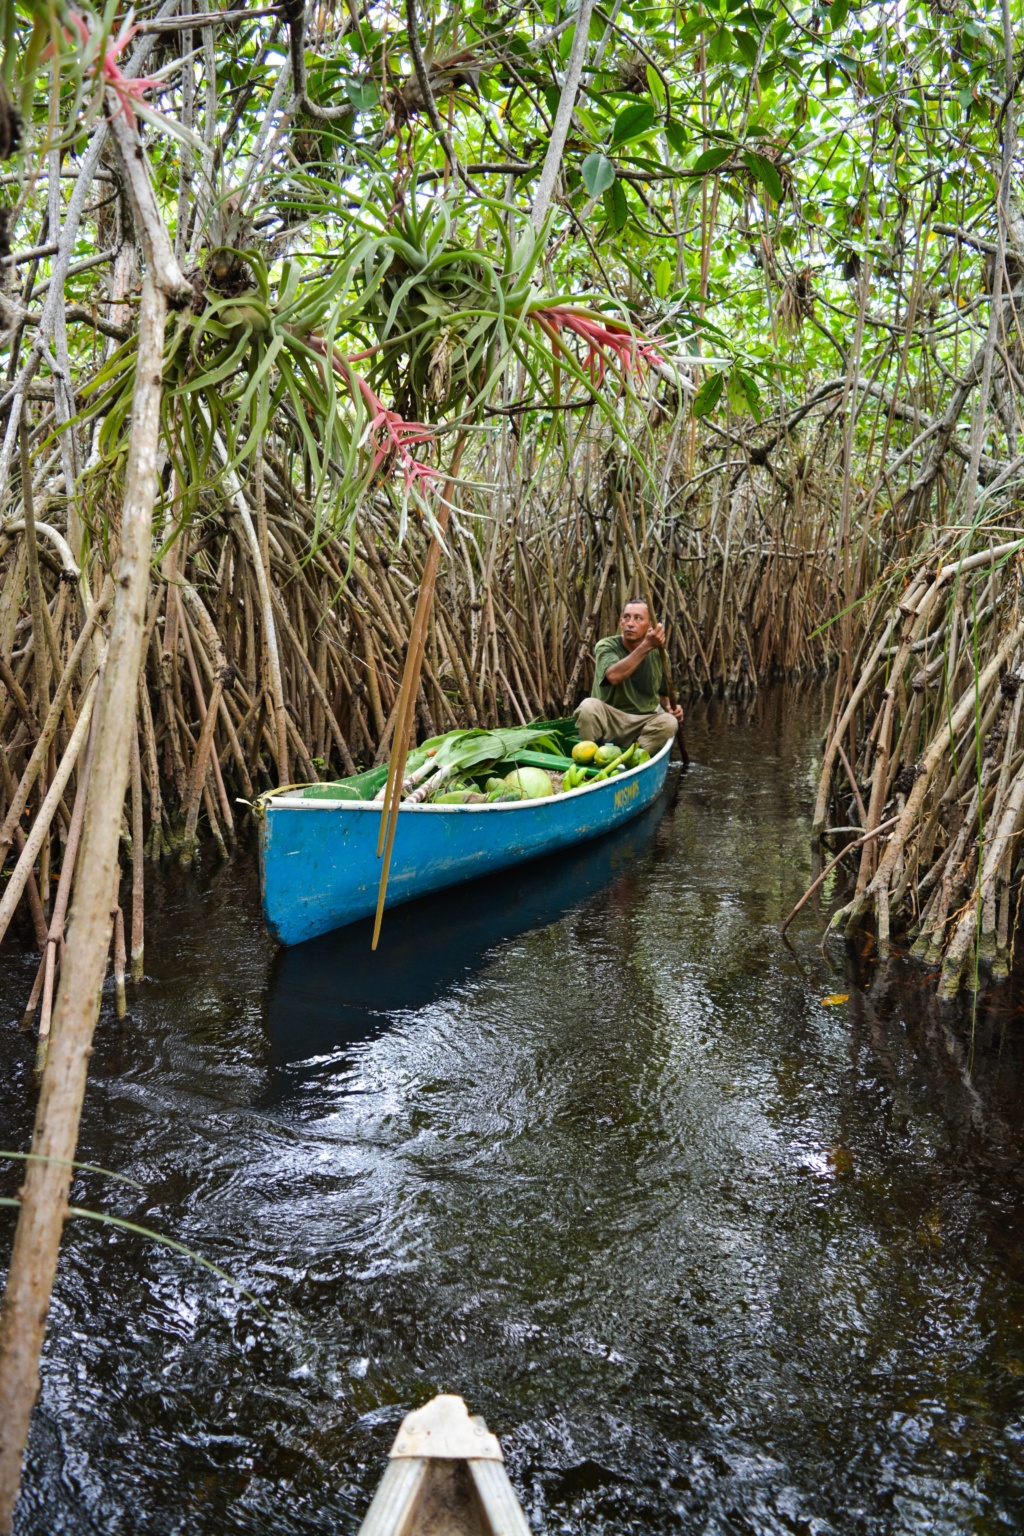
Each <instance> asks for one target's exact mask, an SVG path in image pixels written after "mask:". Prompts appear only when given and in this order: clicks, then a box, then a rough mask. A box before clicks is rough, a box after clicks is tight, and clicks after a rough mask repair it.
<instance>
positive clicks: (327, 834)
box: [260, 743, 671, 944]
mask: <svg viewBox="0 0 1024 1536" xmlns="http://www.w3.org/2000/svg"><path fill="white" fill-rule="evenodd" d="M670 751H671V743H667V744H666V745H665V746H664V747H662V749H661V751H660V752H659V753H658V754H657V755H656V756H655V757H652V758H651V759H650V760H649V761H648V762H646V763H643V764H641V766H640V767H638V768H630V769H628V770H627V771H626V772H625V773H622V774H618V775H616V776H615V777H613V778H610V779H605V780H603V781H598V782H597V783H594V784H585V785H583V786H582V787H581V788H579V789H574V790H571V791H570V792H569V793H568V794H560V795H551V796H549V797H547V798H546V799H543V800H527V801H523V802H517V803H512V804H501V803H499V804H496V805H403V806H402V807H401V809H400V811H399V813H398V830H397V833H396V836H395V847H394V855H393V857H392V861H391V877H390V881H389V884H388V895H387V905H388V907H389V908H390V907H392V906H396V905H398V903H400V902H404V901H412V900H414V899H415V898H416V897H417V896H424V895H426V894H427V893H428V892H430V891H436V890H440V889H441V888H442V887H444V886H450V885H457V884H459V883H461V882H462V881H463V880H472V879H475V878H476V877H477V876H478V875H484V874H488V873H490V872H491V871H492V870H497V869H505V868H507V867H508V866H509V865H510V864H518V863H520V862H521V861H523V860H526V859H535V858H539V857H541V856H542V855H543V854H547V853H554V852H555V851H556V850H557V849H562V848H568V847H571V846H572V845H573V844H574V843H581V842H585V841H587V840H589V839H590V838H594V837H600V836H601V835H602V834H603V833H605V832H611V831H613V830H614V829H615V828H616V827H619V826H621V825H622V824H623V823H624V822H626V821H630V820H632V818H633V817H634V816H638V815H639V814H640V812H641V811H644V810H646V809H647V807H648V806H649V805H651V804H652V802H653V801H654V800H656V799H657V797H658V795H659V794H660V793H661V790H662V788H663V786H664V783H665V776H666V774H667V772H668V760H669V753H670ZM263 806H264V813H263V815H262V818H261V821H260V880H261V884H262V888H263V912H264V916H265V917H266V920H267V926H268V927H269V929H270V931H271V933H272V934H274V936H275V937H276V938H278V939H280V940H281V942H282V943H283V944H298V943H301V942H302V940H303V939H310V938H313V937H314V936H315V935H317V934H321V933H328V932H329V931H330V930H331V929H332V928H341V927H343V926H344V925H345V924H346V923H354V922H357V921H358V920H359V919H360V918H362V917H368V916H369V915H370V913H371V912H373V911H374V909H375V907H376V905H377V883H378V881H379V879H380V869H381V865H380V860H379V859H378V857H377V834H378V829H379V827H380V807H379V806H377V805H371V804H368V803H366V802H361V801H355V800H335V799H319V798H317V799H311V798H308V797H306V796H303V795H302V794H301V793H294V794H280V795H273V796H268V797H267V798H266V800H265V801H264V802H263Z"/></svg>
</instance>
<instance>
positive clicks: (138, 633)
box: [0, 100, 192, 1536]
mask: <svg viewBox="0 0 1024 1536" xmlns="http://www.w3.org/2000/svg"><path fill="white" fill-rule="evenodd" d="M113 111H114V116H112V118H111V119H110V129H111V132H112V134H113V136H114V139H115V142H116V143H117V146H118V150H119V151H120V160H121V166H122V170H123V172H124V175H125V179H126V181H127V183H128V188H129V195H130V197H131V201H132V211H133V214H134V218H135V226H136V230H137V232H138V235H139V237H140V239H141V242H142V245H143V248H144V252H145V256H146V276H145V278H144V280H143V285H142V296H141V301H140V305H139V330H138V355H137V364H136V374H135V390H134V394H133V397H132V431H131V438H130V447H129V453H128V466H127V472H126V483H125V496H124V507H123V511H122V517H121V547H120V552H119V557H118V569H117V579H116V581H115V592H116V596H115V599H114V607H113V614H112V619H111V634H110V644H109V649H108V652H107V660H106V667H105V671H104V675H103V680H102V684H101V686H100V688H99V689H98V690H97V702H96V708H97V710H98V711H99V717H98V720H97V728H96V747H95V752H96V759H95V760H96V764H97V767H98V769H99V771H98V772H96V773H93V774H92V775H91V777H90V781H89V791H88V799H87V801H86V810H85V826H84V830H83V835H82V845H81V864H80V870H79V875H78V880H77V882H76V890H75V900H74V905H73V908H72V912H71V924H70V929H69V932H68V939H67V947H66V951H65V957H64V961H63V964H62V965H61V976H60V985H59V988H58V994H57V1006H56V1009H55V1011H54V1018H53V1028H52V1033H51V1039H50V1049H49V1053H48V1056H47V1062H46V1070H45V1072H44V1074H43V1083H42V1088H41V1091H40V1095H39V1106H38V1109H37V1111H36V1121H35V1127H34V1130H33V1134H32V1154H33V1155H32V1160H31V1161H30V1162H29V1163H28V1164H27V1165H26V1170H25V1180H24V1183H23V1184H22V1188H21V1210H20V1212H19V1215H18V1225H17V1228H16V1230H15V1234H14V1248H13V1250H12V1253H11V1265H10V1269H9V1271H8V1275H7V1285H6V1288H5V1290H4V1297H3V1303H2V1306H0V1536H8V1533H9V1532H10V1529H11V1521H12V1519H13V1516H14V1506H15V1503H16V1501H17V1497H18V1489H19V1486H20V1483H21V1462H22V1456H23V1453H24V1449H25V1444H26V1441H27V1439H28V1428H29V1420H30V1418H31V1414H32V1408H33V1405H34V1403H35V1401H36V1398H37V1397H38V1395H39V1357H40V1352H41V1350H42V1346H43V1335H44V1332H45V1329H46V1319H47V1316H48V1314H49V1310H50V1296H51V1294H52V1291H53V1282H54V1276H55V1274H56V1271H57V1253H58V1250H59V1248H60V1239H61V1233H62V1231H63V1229H64V1221H65V1218H66V1216H67V1208H68V1191H69V1189H70V1186H71V1172H72V1166H71V1165H72V1160H73V1159H74V1156H75V1150H76V1147H77V1145H78V1126H79V1121H80V1119H81V1114H82V1101H83V1099H84V1097H85V1079H86V1072H87V1069H88V1063H89V1056H90V1054H91V1051H92V1037H93V1032H94V1030H95V1027H96V1018H97V1014H98V1013H99V1003H100V993H101V990H102V986H103V974H104V971H105V969H106V961H107V951H108V949H109V947H110V929H111V918H110V913H111V906H112V903H113V900H114V896H115V890H114V880H115V877H116V872H117V853H118V840H119V836H120V830H121V814H122V811H123V808H124V797H125V789H126V787H127V783H128V772H129V759H130V754H131V733H132V731H134V729H135V709H134V707H128V708H126V707H125V701H126V700H127V701H129V705H130V706H133V705H134V700H135V692H136V688H137V685H138V676H139V666H140V663H141V660H142V645H143V637H144V631H145V621H146V593H147V588H148V585H149V564H150V557H151V554H152V527H153V504H154V501H155V499H156V491H157V449H158V444H159V436H160V400H161V394H162V389H163V362H164V330H165V325H166V320H167V307H168V302H169V301H170V302H173V303H178V304H184V303H186V302H187V301H188V300H189V299H190V298H191V296H192V286H191V284H190V283H189V282H188V281H187V280H186V278H185V276H184V273H182V271H181V269H180V268H179V266H178V264H177V262H176V261H175V259H174V253H173V249H172V247H171V243H170V240H169V238H168V235H167V230H166V228H165V227H164V225H163V222H162V221H161V218H160V213H159V209H158V206H157V203H156V198H155V195H154V192H153V187H152V183H151V181H150V179H149V166H148V162H147V160H146V155H145V151H144V150H143V148H142V145H141V142H140V140H139V137H138V131H137V127H136V125H135V124H134V123H129V121H128V120H127V119H126V118H125V117H124V115H123V113H122V111H121V103H120V102H119V101H116V100H115V102H114V104H113ZM36 643H37V645H38V644H42V636H40V635H37V637H36Z"/></svg>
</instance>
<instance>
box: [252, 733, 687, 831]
mask: <svg viewBox="0 0 1024 1536" xmlns="http://www.w3.org/2000/svg"><path fill="white" fill-rule="evenodd" d="M674 739H675V738H674V737H671V738H670V739H669V740H668V741H666V743H665V745H664V746H663V747H662V748H661V749H660V751H658V752H656V753H655V754H654V756H653V757H651V758H648V760H647V762H646V763H638V764H637V766H636V767H635V768H627V769H626V771H625V773H617V774H615V775H614V777H612V778H608V779H600V780H599V781H598V782H597V783H596V784H580V785H579V786H578V788H576V789H570V790H568V791H567V792H565V793H564V794H560V795H544V796H543V797H542V798H538V799H537V800H510V801H508V802H507V803H506V804H504V805H499V804H498V803H497V802H495V804H494V805H406V804H405V803H404V802H403V804H402V805H401V806H400V807H399V809H400V811H401V813H402V815H403V816H404V815H406V814H409V815H412V814H414V813H422V812H424V811H425V812H427V813H428V814H429V815H431V816H438V815H445V814H447V813H451V812H454V813H455V814H456V815H457V816H459V815H461V816H467V815H474V816H475V815H478V814H479V813H480V812H481V811H501V812H503V813H504V812H507V811H529V810H532V809H533V807H534V806H538V805H551V804H552V803H553V802H554V801H556V800H571V799H573V797H574V796H576V795H589V794H593V793H594V792H595V790H602V789H607V788H608V786H609V784H615V785H618V784H625V783H627V782H628V781H629V780H630V779H633V778H636V777H637V776H638V775H639V774H641V773H646V772H647V770H648V769H649V768H653V767H654V765H655V764H656V763H660V762H661V759H662V758H663V757H664V756H665V754H666V753H667V752H671V750H672V742H673V740H674ZM263 804H264V805H265V806H266V808H267V810H268V811H273V810H280V809H284V810H289V811H300V810H301V811H373V812H374V814H375V815H377V816H379V815H380V813H381V811H382V809H383V807H382V806H381V804H380V803H379V801H378V802H375V801H373V800H331V799H330V798H329V797H328V796H326V795H325V796H323V797H322V798H317V799H314V800H305V799H303V797H302V795H297V794H292V793H291V792H289V791H285V792H284V793H277V792H276V791H274V790H271V791H270V792H269V793H268V794H267V795H265V796H264V797H263Z"/></svg>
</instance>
